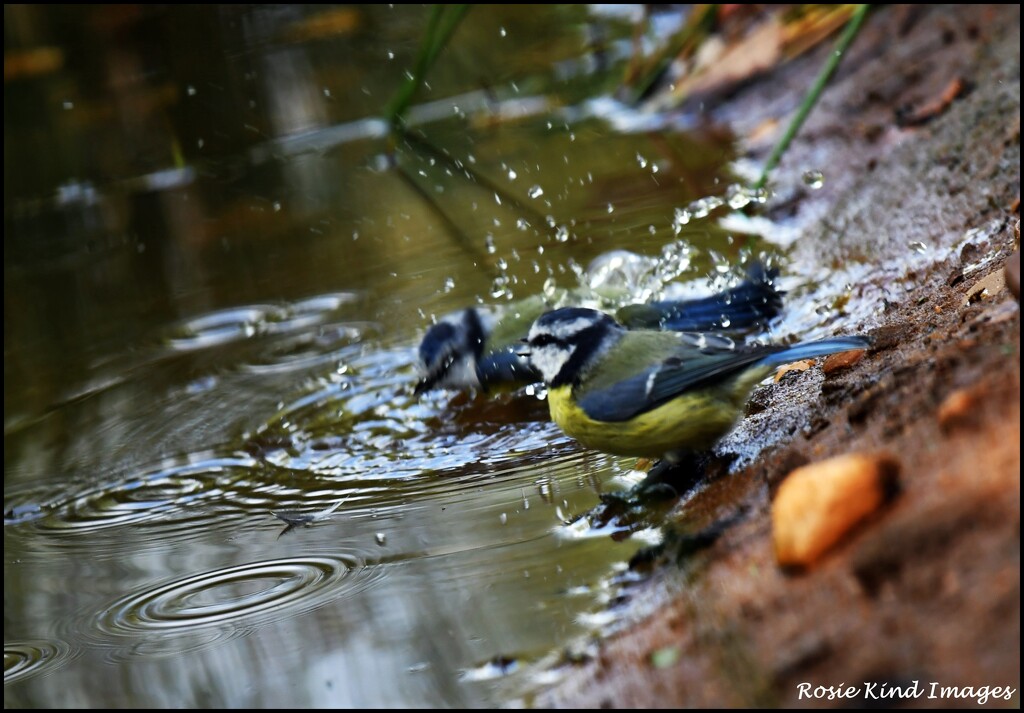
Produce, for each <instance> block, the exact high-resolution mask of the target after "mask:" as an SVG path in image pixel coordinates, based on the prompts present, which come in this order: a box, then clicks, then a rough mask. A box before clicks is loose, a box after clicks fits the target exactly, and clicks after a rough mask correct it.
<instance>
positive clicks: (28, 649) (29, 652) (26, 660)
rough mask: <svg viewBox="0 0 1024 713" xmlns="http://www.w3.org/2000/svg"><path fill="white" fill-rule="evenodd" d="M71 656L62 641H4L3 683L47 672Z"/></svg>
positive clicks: (67, 647)
mask: <svg viewBox="0 0 1024 713" xmlns="http://www.w3.org/2000/svg"><path fill="white" fill-rule="evenodd" d="M69 658H71V648H70V647H69V646H68V645H67V644H65V643H64V642H62V641H42V640H36V641H13V642H4V685H5V686H6V685H7V684H8V683H14V682H15V681H23V680H24V679H26V678H29V677H31V676H37V675H39V674H41V673H47V672H49V671H53V670H55V669H56V668H57V667H58V666H60V665H61V664H62V663H64V662H65V661H66V660H68V659H69Z"/></svg>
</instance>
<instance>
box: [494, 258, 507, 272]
mask: <svg viewBox="0 0 1024 713" xmlns="http://www.w3.org/2000/svg"><path fill="white" fill-rule="evenodd" d="M497 265H498V269H499V270H501V271H502V272H504V271H505V270H507V269H508V260H506V259H505V258H503V257H499V258H498V262H497Z"/></svg>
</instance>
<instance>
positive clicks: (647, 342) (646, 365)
mask: <svg viewBox="0 0 1024 713" xmlns="http://www.w3.org/2000/svg"><path fill="white" fill-rule="evenodd" d="M655 336H657V337H669V338H672V337H677V338H675V339H673V340H672V342H668V341H667V340H665V339H655V338H652V337H655ZM706 341H707V338H706V337H705V336H704V335H673V334H666V333H664V332H629V333H627V334H625V335H623V337H622V339H621V340H620V341H619V343H618V344H616V346H615V347H613V348H612V352H614V353H613V354H609V355H606V356H605V358H604V359H602V363H601V364H600V365H599V366H598V367H597V368H595V369H594V370H593V371H592V372H590V373H589V374H587V375H585V376H584V378H583V380H582V381H581V383H580V384H579V385H577V387H576V389H575V394H574V395H575V397H576V401H577V403H578V404H579V406H580V408H582V409H583V411H584V412H586V414H587V415H588V416H589V417H590V418H592V419H594V420H595V421H613V422H616V421H628V420H629V419H631V418H634V417H635V416H637V415H639V414H642V413H644V412H645V411H649V410H651V409H654V408H657V407H658V406H661V405H662V404H664V403H666V402H668V401H670V400H672V399H674V398H675V397H677V396H679V395H680V394H682V393H683V392H685V391H687V390H691V389H696V388H700V387H702V386H708V385H711V384H714V383H716V382H719V381H721V380H722V379H725V378H728V377H729V376H732V375H734V374H738V373H740V372H742V371H744V370H745V369H746V368H747V367H749V366H751V365H752V364H755V363H756V362H758V361H761V360H762V359H764V358H765V357H766V356H767V355H769V354H772V353H774V352H776V351H780V350H781V349H784V347H772V346H760V347H748V348H744V349H742V350H738V349H735V348H726V346H725V345H724V344H723V343H722V342H721V341H720V340H712V343H711V344H706V343H705V344H703V346H702V343H704V342H706Z"/></svg>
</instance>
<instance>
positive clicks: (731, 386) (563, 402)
mask: <svg viewBox="0 0 1024 713" xmlns="http://www.w3.org/2000/svg"><path fill="white" fill-rule="evenodd" d="M768 371H770V370H767V369H763V370H762V369H753V370H751V371H748V372H747V373H746V374H743V375H742V376H741V377H740V378H738V379H733V380H731V381H729V382H728V383H726V384H721V385H718V386H715V387H712V388H708V389H700V390H697V391H692V392H687V393H684V394H681V395H679V396H677V397H676V398H674V399H672V400H671V401H669V402H667V403H664V404H662V405H661V406H658V407H657V408H655V409H651V410H650V411H646V412H644V413H642V414H640V415H638V416H636V417H634V418H633V419H630V420H629V421H595V420H594V419H592V418H590V417H589V416H588V415H587V414H586V412H585V411H584V410H583V409H581V408H580V407H579V406H577V405H576V402H575V400H574V399H573V398H572V387H570V386H560V387H558V388H555V389H550V390H549V391H548V407H549V408H550V410H551V418H552V420H553V421H554V422H555V423H557V424H558V425H559V427H560V428H561V429H562V430H563V431H565V432H566V433H567V434H568V435H570V436H572V437H573V438H575V439H576V440H577V441H579V442H580V443H582V444H583V445H585V446H587V447H588V448H594V449H596V450H600V451H605V452H606V453H614V454H616V455H624V456H637V457H650V458H661V457H663V456H665V455H666V454H668V453H672V452H677V451H701V450H707V449H709V448H711V446H713V445H714V444H715V442H716V441H717V440H718V439H719V438H721V437H722V436H724V435H725V434H726V433H727V432H728V431H729V429H730V428H732V426H733V424H734V423H735V422H736V421H737V420H738V419H739V416H740V414H741V413H742V407H743V404H744V403H745V402H746V399H747V396H748V395H749V394H750V391H751V389H752V388H753V386H754V385H755V384H756V383H757V382H758V381H760V380H761V379H762V378H763V377H764V376H765V375H766V373H767V372H768Z"/></svg>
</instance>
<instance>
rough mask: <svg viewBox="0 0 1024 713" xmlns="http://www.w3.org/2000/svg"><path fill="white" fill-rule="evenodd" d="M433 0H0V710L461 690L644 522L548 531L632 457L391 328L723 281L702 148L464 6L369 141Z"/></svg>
mask: <svg viewBox="0 0 1024 713" xmlns="http://www.w3.org/2000/svg"><path fill="white" fill-rule="evenodd" d="M428 12H429V10H428V9H425V8H405V7H395V8H389V7H386V6H376V7H339V8H333V9H320V8H303V7H292V6H286V7H245V8H236V7H191V8H183V9H177V8H163V9H149V8H143V7H127V8H126V7H105V6H99V7H89V8H71V7H64V8H59V9H58V8H36V7H8V8H5V28H6V32H5V53H6V54H7V60H9V61H5V68H6V67H8V66H10V67H13V68H15V69H17V71H16V72H14V71H12V72H11V73H10V74H9V76H7V77H6V78H5V88H4V94H5V97H4V99H5V102H4V105H5V122H4V149H5V151H4V154H5V159H4V178H5V180H4V228H5V236H6V238H5V242H4V246H5V248H4V249H5V254H4V292H5V294H4V299H5V350H4V384H5V387H4V511H5V521H4V524H5V529H4V602H5V606H4V620H5V623H4V640H5V677H4V682H5V687H4V699H5V705H6V706H31V707H58V706H61V707H63V706H90V707H108V706H109V707H137V706H147V707H148V706H167V707H172V706H174V707H198V706H224V707H243V706H256V707H292V706H294V707H308V706H335V707H341V706H346V707H347V706H353V707H356V706H378V707H379V706H485V705H487V706H489V705H494V704H501V703H505V702H508V701H509V700H513V699H516V698H518V697H520V696H528V693H529V690H530V688H531V686H532V685H535V683H533V682H532V680H531V678H530V677H529V676H527V675H526V673H525V671H526V669H527V668H528V665H529V664H530V663H531V662H533V661H536V660H538V659H540V658H541V657H543V656H545V655H547V654H549V653H551V652H552V651H558V650H560V649H563V648H565V647H572V646H577V645H579V642H581V641H586V640H587V638H588V637H589V636H591V635H594V634H597V633H599V632H600V631H601V630H602V628H603V627H604V626H606V625H607V622H608V621H609V618H610V617H609V611H612V613H613V612H614V610H613V609H611V610H610V604H609V603H610V602H613V601H614V600H615V599H616V597H617V596H618V594H619V591H620V588H621V587H622V586H624V585H625V584H626V583H627V582H628V579H629V578H628V577H625V576H624V575H623V570H624V568H625V563H626V562H627V561H628V560H629V558H630V557H631V556H632V555H633V554H634V553H635V552H636V551H637V550H638V549H639V548H641V547H643V546H645V545H648V544H650V543H651V542H653V541H656V540H657V533H656V532H648V533H645V534H644V535H643V536H634V537H625V538H622V537H616V538H614V539H613V538H612V537H611V536H610V535H611V533H610V532H608V531H596V532H595V531H587V529H586V527H582V526H580V525H579V524H577V525H576V526H574V527H567V526H566V525H565V522H566V521H567V520H570V519H572V518H574V517H576V516H578V515H579V514H581V513H585V512H586V511H587V509H588V508H591V507H593V506H594V505H595V504H596V503H597V502H598V498H599V495H600V494H601V493H602V492H605V491H608V490H617V489H622V488H624V487H626V482H625V481H624V480H623V478H622V477H621V476H623V475H624V474H626V473H627V471H628V470H629V469H630V468H631V466H632V463H631V462H630V461H629V460H627V459H617V458H611V457H608V456H604V455H601V454H597V453H593V452H587V451H584V450H582V449H580V448H579V447H578V446H576V445H575V444H574V443H573V442H572V441H571V440H569V439H568V438H566V437H565V436H563V435H562V434H561V433H560V432H559V431H558V430H557V428H555V427H554V426H553V425H552V424H550V423H549V422H548V420H547V414H546V406H545V404H544V402H543V401H542V400H540V399H539V398H537V396H535V395H531V394H519V395H515V396H508V395H506V396H500V397H495V398H491V399H488V398H484V397H479V398H476V399H473V398H469V397H466V396H464V395H456V394H450V393H444V392H442V393H435V394H429V395H427V396H425V397H423V398H417V397H415V396H414V395H413V393H412V387H413V385H414V383H415V379H416V364H415V348H416V345H417V343H418V340H419V338H420V337H421V336H422V334H423V332H424V330H425V329H426V328H427V327H428V326H429V325H430V323H431V321H432V319H434V318H436V317H437V316H440V315H443V314H445V313H447V312H449V311H452V310H455V309H459V308H462V307H465V306H467V305H472V304H476V303H480V302H496V301H497V302H501V301H507V300H509V299H512V298H514V297H520V296H526V295H529V294H531V293H533V292H536V291H538V290H540V289H542V288H543V286H544V285H545V283H548V284H558V285H561V286H572V285H575V284H577V281H578V279H579V278H578V275H579V274H581V273H582V270H583V268H584V267H585V266H586V265H587V264H588V263H589V262H590V261H591V260H592V259H593V258H595V257H597V256H599V255H602V254H605V253H607V252H608V251H610V250H616V249H629V250H632V251H634V252H637V253H642V254H646V255H651V256H662V255H664V256H666V258H665V260H664V261H663V263H662V264H661V266H662V268H665V269H667V270H668V271H669V272H671V273H672V274H674V275H677V276H678V277H679V278H680V279H681V280H683V281H689V282H688V285H689V286H690V287H692V288H693V289H694V290H695V291H697V292H702V291H707V290H708V289H710V286H711V285H718V284H723V283H722V282H721V280H723V279H727V278H728V277H729V275H723V274H721V273H720V272H719V271H717V270H716V266H719V265H725V264H734V263H737V262H739V259H740V258H741V257H742V255H741V252H742V251H741V245H743V246H746V248H748V249H749V247H750V244H749V241H746V240H740V239H738V238H737V239H733V237H731V236H728V235H727V234H726V233H725V232H724V231H722V230H721V229H719V228H716V227H714V226H713V225H712V224H709V223H702V222H700V221H693V222H690V223H687V224H685V225H684V224H683V222H681V221H680V220H679V213H678V210H677V209H679V208H680V207H682V206H686V205H687V204H688V203H689V202H690V201H692V200H694V199H696V198H698V197H702V196H707V195H720V194H722V192H723V191H724V189H725V186H726V184H727V183H728V181H729V176H728V174H727V172H726V169H725V168H723V167H724V166H725V164H726V161H727V159H728V157H729V155H730V152H731V148H730V147H729V145H728V143H727V142H723V140H722V138H721V137H720V136H719V135H718V134H715V133H713V132H707V131H703V130H701V129H699V127H698V126H697V125H696V124H695V122H694V121H693V120H692V118H690V117H685V116H682V115H680V116H679V117H677V118H676V119H675V120H672V121H667V122H665V121H663V122H661V123H662V124H663V127H662V128H661V129H659V130H658V131H656V132H653V131H652V132H638V131H624V130H621V129H619V128H616V127H617V126H618V127H621V126H624V125H630V126H633V127H635V126H638V125H640V126H642V121H632V120H631V121H626V120H625V119H642V118H643V117H639V116H638V115H636V114H634V113H631V112H630V110H628V109H626V108H623V107H621V106H619V105H618V104H617V103H616V101H615V100H614V93H615V88H616V86H617V84H618V82H619V80H620V79H621V77H622V73H623V66H624V62H625V61H627V58H628V56H629V54H630V52H631V51H632V49H631V48H632V44H631V40H630V38H631V36H632V32H633V25H632V23H631V22H630V21H629V20H628V19H622V18H618V17H614V16H606V15H602V14H593V13H592V12H591V11H590V10H588V9H587V8H584V7H578V6H574V7H548V6H544V7H532V8H515V7H509V8H498V7H489V8H474V9H473V10H472V11H471V12H470V13H469V15H468V16H467V18H466V20H465V22H464V23H463V25H462V26H461V27H460V28H459V30H458V31H457V33H456V35H455V38H454V39H453V41H452V43H451V46H450V47H448V48H447V49H446V51H445V53H444V55H443V57H442V59H441V60H440V61H439V62H438V64H437V66H436V67H435V68H434V70H433V71H432V72H431V74H430V76H429V82H428V83H429V86H428V87H427V88H426V89H425V91H424V92H423V93H422V94H421V95H419V96H418V97H417V101H416V103H415V104H416V106H415V107H414V108H413V110H412V111H411V113H410V115H409V124H410V126H411V127H412V129H413V130H414V131H415V132H416V134H417V136H421V137H422V138H421V139H417V140H416V141H405V140H400V141H397V142H395V141H393V140H392V139H391V138H390V137H389V136H388V135H387V127H386V125H385V124H384V123H383V122H382V121H381V119H380V118H379V117H380V116H381V115H382V114H383V110H384V107H385V106H386V105H387V103H388V101H389V100H390V98H391V96H392V95H393V93H394V92H395V91H396V90H397V88H398V87H399V86H400V84H401V82H402V81H403V79H404V76H405V73H406V72H407V71H409V69H410V68H411V67H412V65H413V61H414V57H415V53H416V50H417V47H418V44H419V41H420V38H421V34H422V30H423V27H424V26H425V24H426V18H427V13H428ZM14 60H17V62H15V61H14ZM684 127H685V128H686V129H687V131H684V130H683V129H684ZM709 277H710V278H711V279H709ZM716 279H717V280H719V282H715V280H716ZM335 505H337V508H336V510H334V512H332V513H330V514H329V516H325V517H323V518H320V519H316V520H314V521H313V522H311V523H310V524H309V526H299V527H296V528H294V529H291V530H290V531H288V532H284V530H285V523H284V522H282V521H281V520H280V519H278V518H276V517H275V516H274V515H273V514H271V513H272V511H289V512H293V513H299V514H307V515H312V514H315V513H320V512H323V511H326V510H328V509H330V508H332V507H333V506H335Z"/></svg>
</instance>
